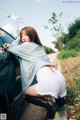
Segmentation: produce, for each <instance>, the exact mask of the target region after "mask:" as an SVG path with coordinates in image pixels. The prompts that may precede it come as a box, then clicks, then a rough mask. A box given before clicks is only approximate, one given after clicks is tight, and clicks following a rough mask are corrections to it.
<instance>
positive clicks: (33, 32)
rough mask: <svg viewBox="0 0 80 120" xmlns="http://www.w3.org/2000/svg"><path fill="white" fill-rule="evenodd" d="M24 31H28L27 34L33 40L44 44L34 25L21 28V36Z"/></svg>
mask: <svg viewBox="0 0 80 120" xmlns="http://www.w3.org/2000/svg"><path fill="white" fill-rule="evenodd" d="M24 32H25V33H26V35H28V36H29V38H30V41H31V42H35V43H36V44H38V45H40V46H42V44H41V42H40V39H39V36H38V33H37V32H36V30H35V29H34V28H33V27H30V26H28V27H24V28H23V29H21V31H20V38H21V36H22V34H23V33H24Z"/></svg>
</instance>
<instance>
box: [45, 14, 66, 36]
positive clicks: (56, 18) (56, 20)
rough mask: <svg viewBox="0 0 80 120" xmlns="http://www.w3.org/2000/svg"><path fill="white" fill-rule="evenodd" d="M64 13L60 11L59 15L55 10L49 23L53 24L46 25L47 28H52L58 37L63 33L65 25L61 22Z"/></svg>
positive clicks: (54, 34)
mask: <svg viewBox="0 0 80 120" xmlns="http://www.w3.org/2000/svg"><path fill="white" fill-rule="evenodd" d="M62 15H63V13H62V12H60V13H59V14H58V15H57V14H56V13H55V12H53V13H52V16H51V18H50V19H49V20H48V23H49V24H51V26H49V27H48V26H44V28H46V29H50V30H51V31H52V33H53V36H54V37H56V38H58V37H60V35H61V34H62V33H63V29H64V28H63V27H62V24H61V18H62Z"/></svg>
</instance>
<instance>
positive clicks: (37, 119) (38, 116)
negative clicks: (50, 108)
mask: <svg viewBox="0 0 80 120" xmlns="http://www.w3.org/2000/svg"><path fill="white" fill-rule="evenodd" d="M45 117H46V110H45V108H43V107H39V106H36V105H33V104H29V105H28V107H27V108H26V110H25V111H24V113H23V115H22V117H21V119H20V120H45Z"/></svg>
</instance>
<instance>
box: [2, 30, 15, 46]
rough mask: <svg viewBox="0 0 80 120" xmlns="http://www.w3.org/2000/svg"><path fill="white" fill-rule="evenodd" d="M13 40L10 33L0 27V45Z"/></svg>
mask: <svg viewBox="0 0 80 120" xmlns="http://www.w3.org/2000/svg"><path fill="white" fill-rule="evenodd" d="M13 40H14V37H12V36H11V35H10V34H8V33H7V32H6V31H4V30H2V29H0V46H3V44H4V43H11V42H12V41H13Z"/></svg>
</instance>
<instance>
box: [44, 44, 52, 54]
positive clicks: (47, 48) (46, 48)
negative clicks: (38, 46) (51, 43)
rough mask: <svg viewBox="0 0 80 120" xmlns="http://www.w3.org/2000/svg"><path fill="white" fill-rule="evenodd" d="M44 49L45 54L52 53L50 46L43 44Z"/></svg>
mask: <svg viewBox="0 0 80 120" xmlns="http://www.w3.org/2000/svg"><path fill="white" fill-rule="evenodd" d="M44 50H45V52H46V53H47V54H51V53H54V50H53V49H51V48H50V47H46V46H44Z"/></svg>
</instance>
